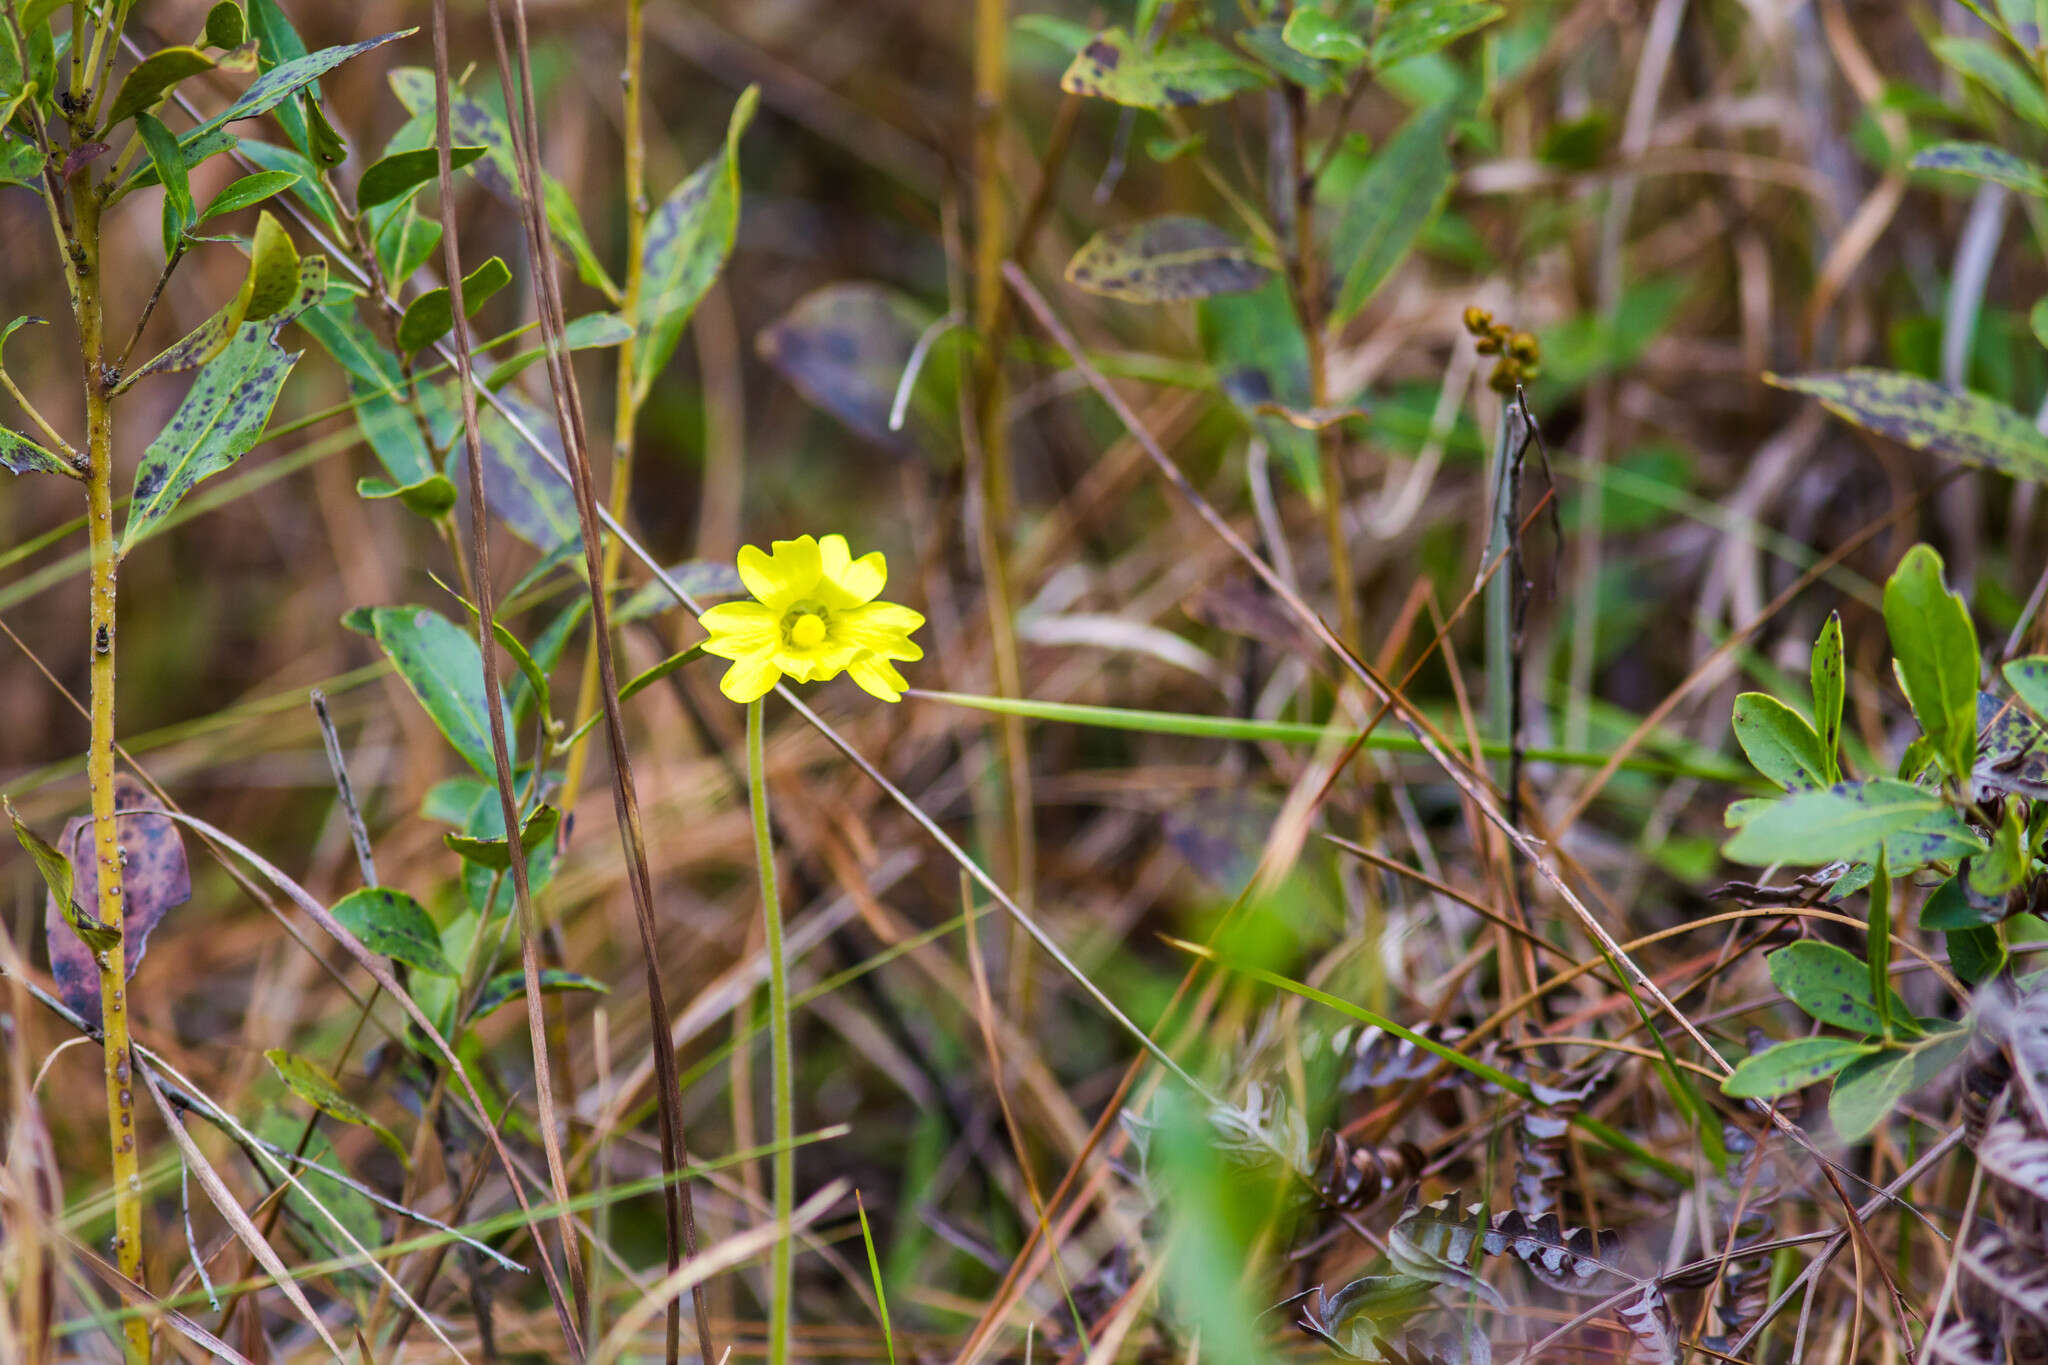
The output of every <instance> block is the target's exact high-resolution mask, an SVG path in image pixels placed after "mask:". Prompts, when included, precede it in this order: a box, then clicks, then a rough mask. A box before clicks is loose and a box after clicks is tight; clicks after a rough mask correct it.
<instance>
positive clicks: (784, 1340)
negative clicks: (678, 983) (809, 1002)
mask: <svg viewBox="0 0 2048 1365" xmlns="http://www.w3.org/2000/svg"><path fill="white" fill-rule="evenodd" d="M761 705H762V704H761V702H760V700H759V699H756V700H754V701H750V702H748V703H747V791H748V795H749V800H750V803H751V805H752V807H753V814H754V858H755V861H756V862H757V863H758V864H759V865H760V869H761V923H762V926H763V928H765V929H766V931H767V950H768V1053H769V1067H770V1072H771V1076H770V1081H771V1088H772V1092H773V1097H774V1108H773V1117H772V1123H773V1126H774V1142H775V1156H774V1167H773V1169H774V1180H773V1182H772V1183H773V1185H774V1191H773V1197H774V1201H775V1231H776V1238H775V1249H774V1252H773V1253H772V1255H771V1259H770V1263H769V1277H768V1362H769V1365H788V1361H789V1310H790V1302H789V1296H790V1269H791V1257H792V1255H793V1254H794V1251H795V1248H793V1247H792V1246H791V1245H790V1236H791V1233H790V1227H789V1224H790V1216H791V1210H792V1209H793V1208H794V1206H795V1203H796V1147H795V1142H796V1117H795V1113H794V1110H795V1089H796V1081H795V1077H794V1076H793V1075H792V1074H791V1069H792V1064H791V1061H790V1047H789V964H788V963H787V962H785V961H784V960H783V945H782V902H781V898H780V897H779V896H778V894H777V892H776V889H775V836H774V834H773V832H772V831H771V829H770V827H769V824H768V764H767V761H766V758H765V753H764V751H765V748H766V744H765V741H764V739H763V737H762V733H761V731H762V723H761Z"/></svg>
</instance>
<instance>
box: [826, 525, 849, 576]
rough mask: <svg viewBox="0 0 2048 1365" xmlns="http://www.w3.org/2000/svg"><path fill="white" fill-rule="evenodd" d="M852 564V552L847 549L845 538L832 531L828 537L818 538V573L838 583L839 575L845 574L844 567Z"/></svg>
mask: <svg viewBox="0 0 2048 1365" xmlns="http://www.w3.org/2000/svg"><path fill="white" fill-rule="evenodd" d="M852 562H853V551H852V550H850V549H848V548H847V545H846V537H845V536H842V535H840V534H839V533H838V532H837V531H834V532H833V533H832V534H831V535H829V536H819V537H818V572H820V573H821V574H823V575H824V576H825V578H826V579H828V580H830V581H832V582H835V583H836V582H838V581H839V575H841V574H843V573H845V572H846V566H847V565H848V564H851V563H852Z"/></svg>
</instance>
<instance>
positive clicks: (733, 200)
mask: <svg viewBox="0 0 2048 1365" xmlns="http://www.w3.org/2000/svg"><path fill="white" fill-rule="evenodd" d="M759 104H760V90H759V88H758V87H756V86H751V85H750V86H748V87H747V88H746V90H745V91H743V92H742V93H741V95H740V97H739V99H738V100H737V101H736V102H734V104H733V107H732V117H731V118H729V119H727V120H726V125H725V146H724V147H723V148H722V149H721V150H720V151H719V153H718V155H717V156H714V157H712V158H711V159H710V160H709V161H707V162H705V163H704V164H703V165H702V166H699V167H698V168H697V169H696V170H695V171H693V172H691V174H690V177H689V178H688V179H687V180H685V181H683V183H682V184H680V185H678V186H676V188H675V190H674V191H673V192H672V193H671V194H670V195H669V196H668V198H666V199H664V200H662V201H661V203H660V204H659V205H657V206H656V207H655V210H654V212H653V214H652V215H650V216H649V218H648V220H647V232H646V236H645V237H644V238H643V240H642V243H641V248H640V276H641V286H640V288H641V294H640V308H639V318H638V321H637V322H636V323H635V325H636V326H637V327H638V328H639V329H640V344H639V348H638V349H637V350H636V351H635V352H634V356H633V396H634V400H635V401H636V402H638V401H642V400H644V399H645V398H646V397H647V395H648V394H649V393H650V392H652V391H653V388H654V381H655V379H656V378H658V377H659V376H660V374H661V372H662V370H664V369H665V368H667V366H668V362H669V358H670V357H671V356H673V355H674V354H675V351H676V346H677V344H678V343H679V342H680V341H681V340H682V336H683V328H684V326H685V325H686V324H688V322H689V320H690V315H691V314H693V313H694V312H696V311H697V304H698V302H699V301H700V300H702V299H703V297H704V293H705V291H706V290H708V289H709V288H711V283H712V281H713V280H715V279H717V278H718V272H719V271H720V270H722V269H724V267H725V262H726V258H727V257H728V256H730V255H731V254H732V243H733V234H734V231H735V230H736V229H737V227H738V224H739V216H740V162H739V146H740V135H741V134H743V133H744V132H746V130H747V125H748V124H749V123H751V122H752V121H753V118H754V110H755V108H756V107H757V106H758V105H759Z"/></svg>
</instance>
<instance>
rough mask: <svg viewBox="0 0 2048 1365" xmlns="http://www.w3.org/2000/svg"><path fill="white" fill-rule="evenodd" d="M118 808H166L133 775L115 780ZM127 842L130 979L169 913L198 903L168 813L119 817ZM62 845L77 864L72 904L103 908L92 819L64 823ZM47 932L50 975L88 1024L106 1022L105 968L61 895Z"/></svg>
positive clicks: (47, 917)
mask: <svg viewBox="0 0 2048 1365" xmlns="http://www.w3.org/2000/svg"><path fill="white" fill-rule="evenodd" d="M114 808H115V810H117V811H130V812H146V811H160V810H163V809H165V807H164V803H163V802H161V801H159V800H157V799H156V797H154V796H152V795H151V794H150V793H149V792H148V791H147V790H145V789H144V788H143V786H142V784H141V783H139V782H137V781H135V780H134V779H133V778H131V777H125V776H124V777H120V778H117V779H115V782H114ZM114 819H115V824H116V825H117V827H118V832H119V835H120V839H121V859H122V873H121V886H122V900H123V902H124V904H123V906H122V915H121V925H122V933H123V935H124V937H125V938H126V940H127V967H128V976H129V977H130V978H133V977H134V975H135V969H136V968H137V967H138V966H140V965H141V964H142V955H143V953H144V952H146V951H147V950H148V948H149V934H150V931H151V930H152V929H154V928H156V926H157V924H158V923H159V922H160V921H161V920H162V919H163V917H164V915H165V914H166V913H168V912H169V911H171V910H173V909H175V908H176V907H178V906H180V905H183V904H184V903H185V902H186V901H188V900H190V899H191V898H192V870H191V867H190V865H189V864H188V863H187V862H186V860H185V840H184V837H183V836H182V835H181V834H179V832H178V826H177V823H176V822H175V821H173V820H171V819H169V818H168V817H166V816H162V815H148V814H127V815H116V816H115V817H114ZM57 848H58V849H59V851H61V852H62V853H63V854H64V856H65V857H66V858H68V859H70V861H71V869H72V877H73V881H72V899H73V901H74V902H75V903H76V904H78V905H79V906H80V907H82V908H84V909H85V910H87V911H88V912H90V911H91V910H92V908H93V907H94V906H96V905H98V903H99V887H100V877H99V862H98V860H97V859H96V858H94V857H93V851H92V817H91V816H89V815H78V816H73V817H72V819H71V820H70V821H69V822H68V823H67V824H66V825H65V826H64V834H63V837H62V838H60V839H59V840H58V841H57ZM45 902H46V903H45V909H44V913H43V927H44V932H45V934H46V936H47V937H48V940H49V945H50V974H51V975H52V976H54V977H55V978H56V980H57V993H58V994H59V995H60V996H61V997H63V1000H64V1003H65V1004H66V1005H69V1006H70V1007H71V1008H72V1009H74V1010H76V1011H77V1012H78V1013H79V1014H81V1015H83V1016H85V1017H86V1018H87V1019H91V1020H95V1021H96V1020H98V1019H99V1017H100V979H99V968H98V966H97V965H96V964H95V963H94V962H93V955H92V952H91V950H90V949H88V948H87V947H86V946H85V944H84V943H82V942H81V941H80V940H79V938H78V935H77V934H75V933H73V932H72V930H71V926H70V925H68V924H66V923H65V922H64V915H63V912H62V910H61V909H60V908H59V907H58V905H57V898H56V897H55V896H54V895H52V896H47V897H45Z"/></svg>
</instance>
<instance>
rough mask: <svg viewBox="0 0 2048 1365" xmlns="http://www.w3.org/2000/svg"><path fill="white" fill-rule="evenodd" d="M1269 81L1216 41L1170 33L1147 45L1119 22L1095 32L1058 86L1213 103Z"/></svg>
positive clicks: (1171, 102)
mask: <svg viewBox="0 0 2048 1365" xmlns="http://www.w3.org/2000/svg"><path fill="white" fill-rule="evenodd" d="M1270 84H1272V78H1271V77H1269V76H1267V75H1266V73H1265V72H1263V71H1261V70H1259V68H1258V67H1257V66H1255V65H1253V64H1252V63H1251V62H1249V61H1247V60H1246V59H1245V58H1243V57H1240V56H1238V55H1237V54H1236V53H1234V52H1232V51H1231V50H1230V49H1229V48H1227V47H1224V46H1223V45H1222V44H1221V43H1217V42H1212V41H1211V40H1209V39H1207V38H1196V37H1173V38H1168V39H1166V40H1164V41H1162V42H1160V43H1158V44H1155V45H1148V44H1145V43H1141V42H1137V41H1134V40H1133V39H1132V37H1131V35H1130V34H1128V33H1126V32H1124V30H1122V29H1120V28H1110V29H1104V30H1103V31H1102V32H1100V33H1098V34H1096V35H1095V37H1094V38H1093V39H1091V40H1090V41H1089V43H1088V46H1086V47H1084V48H1082V49H1081V51H1080V52H1079V54H1077V55H1076V56H1075V58H1074V61H1073V64H1072V65H1071V66H1069V67H1068V68H1067V71H1066V74H1065V75H1063V76H1061V77H1060V89H1062V90H1065V91H1066V92H1067V93H1068V94H1072V95H1092V96H1094V97H1095V98H1096V99H1105V100H1114V101H1116V102H1117V103H1118V104H1128V105H1132V106H1134V107H1136V108H1139V109H1185V108H1187V107H1189V106H1190V105H1196V104H1215V103H1217V102H1218V101H1219V100H1227V99H1229V98H1230V97H1231V96H1232V95H1235V94H1238V93H1239V92H1241V91H1245V90H1253V89H1257V88H1258V87H1260V86H1264V85H1270Z"/></svg>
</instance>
